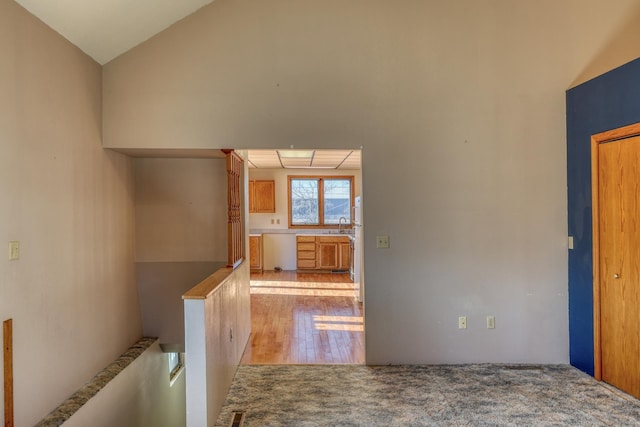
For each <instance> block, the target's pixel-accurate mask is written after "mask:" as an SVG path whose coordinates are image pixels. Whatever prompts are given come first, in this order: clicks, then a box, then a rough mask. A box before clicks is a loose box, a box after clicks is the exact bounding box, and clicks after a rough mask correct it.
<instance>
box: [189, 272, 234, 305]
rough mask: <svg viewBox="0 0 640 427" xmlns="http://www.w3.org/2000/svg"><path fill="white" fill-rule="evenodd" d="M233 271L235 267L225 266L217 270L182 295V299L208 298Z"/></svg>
mask: <svg viewBox="0 0 640 427" xmlns="http://www.w3.org/2000/svg"><path fill="white" fill-rule="evenodd" d="M233 271H234V269H233V268H230V267H223V268H221V269H219V270H217V271H216V272H215V273H213V274H212V275H210V276H209V277H207V278H206V279H204V280H203V281H202V282H200V283H198V284H197V285H195V286H194V287H193V288H191V289H189V290H188V291H187V292H186V293H185V294H184V295H182V299H183V300H185V299H206V298H207V297H208V296H209V295H211V294H212V293H213V292H215V290H216V289H218V287H220V285H222V284H223V283H224V282H226V280H227V279H228V278H229V276H231V273H233Z"/></svg>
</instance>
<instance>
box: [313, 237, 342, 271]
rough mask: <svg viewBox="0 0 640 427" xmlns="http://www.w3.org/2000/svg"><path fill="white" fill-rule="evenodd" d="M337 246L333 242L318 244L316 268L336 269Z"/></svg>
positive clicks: (338, 249)
mask: <svg viewBox="0 0 640 427" xmlns="http://www.w3.org/2000/svg"><path fill="white" fill-rule="evenodd" d="M339 251H340V248H339V244H338V243H335V242H318V248H317V256H318V268H319V269H322V270H335V269H337V268H338V258H339V257H338V255H339Z"/></svg>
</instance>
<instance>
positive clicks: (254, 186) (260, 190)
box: [249, 180, 276, 213]
mask: <svg viewBox="0 0 640 427" xmlns="http://www.w3.org/2000/svg"><path fill="white" fill-rule="evenodd" d="M249 212H250V213H275V212H276V182H275V181H274V180H249Z"/></svg>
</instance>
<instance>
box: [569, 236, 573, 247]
mask: <svg viewBox="0 0 640 427" xmlns="http://www.w3.org/2000/svg"><path fill="white" fill-rule="evenodd" d="M569 249H573V236H569Z"/></svg>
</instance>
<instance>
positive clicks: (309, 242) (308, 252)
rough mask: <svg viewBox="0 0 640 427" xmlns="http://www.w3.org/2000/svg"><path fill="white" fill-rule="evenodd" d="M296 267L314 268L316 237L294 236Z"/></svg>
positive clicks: (302, 268) (303, 268)
mask: <svg viewBox="0 0 640 427" xmlns="http://www.w3.org/2000/svg"><path fill="white" fill-rule="evenodd" d="M296 268H297V269H298V270H308V269H311V270H315V268H316V237H315V236H296Z"/></svg>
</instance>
